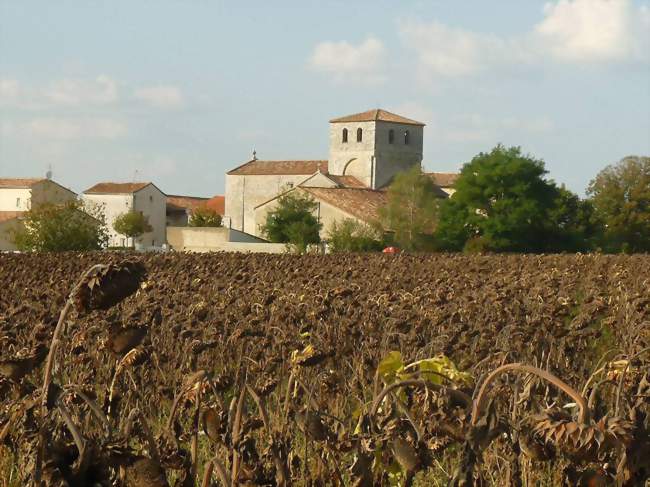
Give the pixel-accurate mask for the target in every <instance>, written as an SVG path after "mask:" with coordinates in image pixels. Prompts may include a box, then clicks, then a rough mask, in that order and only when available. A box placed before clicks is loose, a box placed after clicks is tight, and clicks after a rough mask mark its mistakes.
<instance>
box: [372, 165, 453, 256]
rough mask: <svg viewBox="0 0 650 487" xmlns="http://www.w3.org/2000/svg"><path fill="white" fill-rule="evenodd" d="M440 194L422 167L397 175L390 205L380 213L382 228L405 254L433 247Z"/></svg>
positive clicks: (389, 191)
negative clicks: (405, 251)
mask: <svg viewBox="0 0 650 487" xmlns="http://www.w3.org/2000/svg"><path fill="white" fill-rule="evenodd" d="M439 196H440V195H439V192H438V191H437V190H436V186H435V185H434V184H433V181H431V179H430V178H429V177H427V176H426V175H424V174H422V170H421V169H420V167H419V166H414V167H413V168H411V169H409V170H408V171H404V172H401V173H398V174H397V175H396V176H395V179H394V180H393V182H392V183H391V185H390V186H389V187H388V194H387V197H388V202H387V203H386V205H385V206H384V207H383V208H380V209H379V217H380V219H381V226H382V227H383V228H384V229H385V230H386V231H390V232H392V239H393V241H394V242H395V244H396V245H398V246H399V247H401V248H403V249H406V250H423V249H426V248H428V247H430V246H431V242H432V234H433V231H434V228H435V225H436V219H437V214H438V200H439Z"/></svg>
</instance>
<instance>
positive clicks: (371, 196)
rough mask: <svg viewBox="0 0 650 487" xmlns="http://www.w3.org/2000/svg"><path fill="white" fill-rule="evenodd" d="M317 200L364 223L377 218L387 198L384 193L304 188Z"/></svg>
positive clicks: (358, 189)
mask: <svg viewBox="0 0 650 487" xmlns="http://www.w3.org/2000/svg"><path fill="white" fill-rule="evenodd" d="M299 189H301V190H303V191H306V192H307V193H309V194H310V195H312V196H313V197H314V198H316V199H317V200H320V201H323V202H324V203H327V204H328V205H331V206H334V207H336V208H338V209H339V210H341V211H343V212H345V213H347V214H348V215H351V216H354V217H356V218H358V219H360V220H362V221H364V222H371V221H373V220H376V219H378V218H379V208H381V207H382V206H384V205H385V204H386V203H387V201H388V197H387V195H386V193H385V192H384V191H375V190H372V189H361V188H305V187H302V186H301V187H300V188H299Z"/></svg>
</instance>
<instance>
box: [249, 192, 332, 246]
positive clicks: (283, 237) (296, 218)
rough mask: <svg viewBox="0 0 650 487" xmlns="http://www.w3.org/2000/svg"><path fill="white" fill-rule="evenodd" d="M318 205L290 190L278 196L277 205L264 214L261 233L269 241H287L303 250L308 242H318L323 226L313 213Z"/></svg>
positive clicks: (305, 196)
mask: <svg viewBox="0 0 650 487" xmlns="http://www.w3.org/2000/svg"><path fill="white" fill-rule="evenodd" d="M317 207H318V205H317V203H316V202H315V201H314V200H313V199H312V198H311V197H310V196H309V195H303V194H301V193H299V192H298V191H290V192H288V193H285V194H284V195H282V196H280V197H279V198H278V205H277V206H276V208H275V209H274V210H272V211H270V212H269V213H268V214H267V215H266V221H265V223H264V225H262V227H261V230H262V233H263V234H264V235H265V236H266V238H268V239H269V240H270V241H271V242H275V243H287V244H290V245H292V246H294V247H295V248H296V250H298V251H299V252H305V251H306V250H307V246H308V245H309V244H314V243H319V242H320V230H321V228H322V226H323V224H322V223H320V222H319V221H318V220H317V219H316V217H315V216H314V215H313V213H314V211H316V208H317Z"/></svg>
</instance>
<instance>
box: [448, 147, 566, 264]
mask: <svg viewBox="0 0 650 487" xmlns="http://www.w3.org/2000/svg"><path fill="white" fill-rule="evenodd" d="M545 174H546V170H545V169H544V163H543V162H542V161H540V160H536V159H533V158H532V157H530V156H527V155H523V154H522V153H521V149H520V148H519V147H510V148H506V147H503V146H502V145H498V146H497V147H495V148H494V149H493V150H492V151H491V152H489V153H480V154H478V155H477V156H476V157H474V158H473V159H472V161H471V162H469V163H467V164H465V165H464V166H463V169H462V170H461V174H460V177H459V178H458V180H457V181H456V184H455V189H456V192H455V193H454V194H453V196H452V197H451V198H449V199H448V200H447V201H444V202H443V203H442V205H441V208H440V219H439V223H438V227H437V231H436V237H437V242H438V244H439V245H440V246H441V248H443V249H445V250H462V249H464V248H465V249H466V250H491V251H497V252H499V251H515V252H541V251H545V250H549V238H550V235H551V234H550V233H549V228H548V217H549V213H550V211H551V210H552V209H553V208H555V206H556V198H557V197H558V195H559V192H558V188H557V187H556V186H555V184H553V183H552V182H549V181H547V180H545V179H544V176H545Z"/></svg>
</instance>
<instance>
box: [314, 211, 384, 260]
mask: <svg viewBox="0 0 650 487" xmlns="http://www.w3.org/2000/svg"><path fill="white" fill-rule="evenodd" d="M327 237H328V242H329V249H330V250H331V251H332V252H334V253H337V252H375V251H380V250H381V249H383V248H384V245H383V243H382V235H381V232H380V231H378V230H377V229H376V228H373V227H371V226H370V225H367V224H365V223H361V222H359V221H357V220H354V219H352V218H345V219H343V220H341V221H334V222H333V223H332V225H331V227H330V229H329V231H328V234H327Z"/></svg>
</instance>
